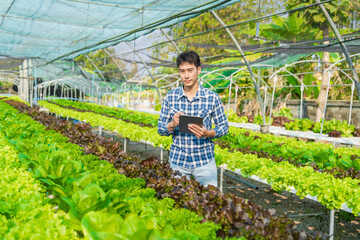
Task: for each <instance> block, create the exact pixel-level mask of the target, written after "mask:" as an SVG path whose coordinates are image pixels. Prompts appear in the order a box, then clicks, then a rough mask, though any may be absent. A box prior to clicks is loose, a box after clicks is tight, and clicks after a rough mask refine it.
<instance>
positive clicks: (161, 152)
mask: <svg viewBox="0 0 360 240" xmlns="http://www.w3.org/2000/svg"><path fill="white" fill-rule="evenodd" d="M160 162H161V163H163V162H164V149H163V148H162V147H160Z"/></svg>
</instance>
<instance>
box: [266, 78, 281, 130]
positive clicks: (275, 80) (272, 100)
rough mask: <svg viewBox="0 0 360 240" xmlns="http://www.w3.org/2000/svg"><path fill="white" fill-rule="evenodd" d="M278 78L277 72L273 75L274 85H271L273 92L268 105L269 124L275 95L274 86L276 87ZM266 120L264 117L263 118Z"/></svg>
mask: <svg viewBox="0 0 360 240" xmlns="http://www.w3.org/2000/svg"><path fill="white" fill-rule="evenodd" d="M277 80H278V77H277V74H276V75H275V77H274V87H273V92H272V97H271V105H270V116H269V126H270V125H271V113H272V109H273V105H274V97H275V88H276V82H277ZM265 120H266V119H265Z"/></svg>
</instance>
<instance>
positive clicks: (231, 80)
mask: <svg viewBox="0 0 360 240" xmlns="http://www.w3.org/2000/svg"><path fill="white" fill-rule="evenodd" d="M232 82H233V79H232V75H231V76H230V87H229V99H228V108H227V117H228V118H229V111H230V99H231V86H232Z"/></svg>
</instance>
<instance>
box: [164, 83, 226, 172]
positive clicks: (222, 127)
mask: <svg viewBox="0 0 360 240" xmlns="http://www.w3.org/2000/svg"><path fill="white" fill-rule="evenodd" d="M176 112H183V113H184V114H186V115H191V116H198V117H203V125H204V126H205V128H206V129H208V130H211V127H212V126H211V125H212V123H211V118H212V119H213V120H214V123H215V128H214V130H215V138H218V137H222V136H225V135H226V134H227V133H228V132H229V124H228V122H227V119H226V116H225V113H224V108H223V106H222V105H221V99H220V97H219V95H218V94H217V93H215V92H213V91H211V90H209V89H207V88H204V87H203V86H201V85H199V89H198V91H197V92H196V95H195V97H194V98H193V99H192V100H191V101H189V100H188V98H187V97H186V95H185V92H184V90H183V87H178V88H175V89H173V90H171V91H170V92H168V93H167V94H166V96H165V98H164V101H163V105H162V108H161V114H160V117H159V122H158V133H159V134H160V135H162V136H169V135H172V138H173V144H172V145H171V148H170V162H171V163H173V164H175V165H177V166H180V167H185V168H190V169H193V168H196V167H201V166H204V165H206V164H208V163H209V162H211V161H212V160H213V159H214V144H213V142H212V140H211V139H210V138H197V137H196V136H195V135H193V134H186V133H179V126H177V127H176V128H175V130H174V131H173V132H172V133H171V132H169V130H168V129H167V125H168V123H169V122H171V121H172V119H173V116H174V115H175V113H176Z"/></svg>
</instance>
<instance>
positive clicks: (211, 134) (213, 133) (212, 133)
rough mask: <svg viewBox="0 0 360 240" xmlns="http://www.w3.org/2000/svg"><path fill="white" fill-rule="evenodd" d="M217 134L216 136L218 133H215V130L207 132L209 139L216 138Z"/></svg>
mask: <svg viewBox="0 0 360 240" xmlns="http://www.w3.org/2000/svg"><path fill="white" fill-rule="evenodd" d="M215 134H216V132H215V130H214V129H211V130H208V131H207V134H206V135H207V137H209V138H213V137H215Z"/></svg>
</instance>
